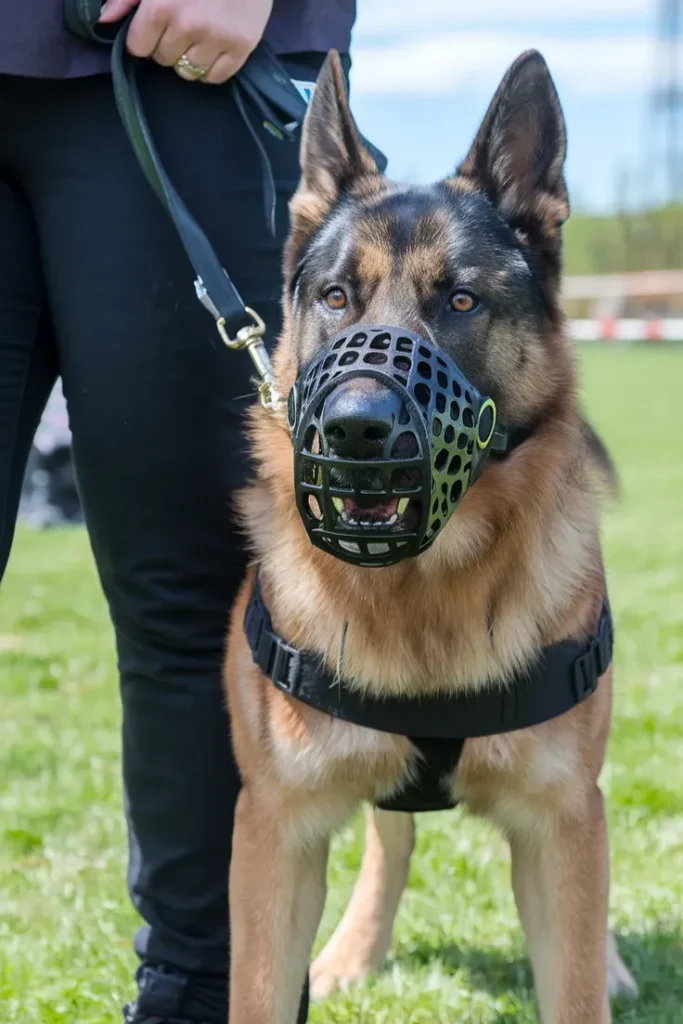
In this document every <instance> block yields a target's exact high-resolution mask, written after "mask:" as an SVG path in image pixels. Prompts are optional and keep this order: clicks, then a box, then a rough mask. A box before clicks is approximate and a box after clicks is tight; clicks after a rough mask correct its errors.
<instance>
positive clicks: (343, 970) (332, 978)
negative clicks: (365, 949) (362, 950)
mask: <svg viewBox="0 0 683 1024" xmlns="http://www.w3.org/2000/svg"><path fill="white" fill-rule="evenodd" d="M325 953H326V951H325V950H323V952H322V953H321V954H320V956H319V957H318V958H317V960H315V961H314V962H313V965H312V966H311V972H310V985H311V999H313V1000H314V1001H317V1000H320V999H327V997H328V996H329V995H331V994H332V993H333V992H335V991H336V990H337V989H341V991H342V992H343V991H344V990H345V989H347V988H348V987H349V986H350V985H356V984H358V983H359V982H361V981H364V980H365V978H367V976H368V974H369V973H370V971H371V970H372V967H371V965H369V964H367V963H366V962H361V961H360V960H359V959H358V958H354V957H348V956H340V955H336V956H335V955H334V954H332V955H330V954H328V955H327V956H326V955H325Z"/></svg>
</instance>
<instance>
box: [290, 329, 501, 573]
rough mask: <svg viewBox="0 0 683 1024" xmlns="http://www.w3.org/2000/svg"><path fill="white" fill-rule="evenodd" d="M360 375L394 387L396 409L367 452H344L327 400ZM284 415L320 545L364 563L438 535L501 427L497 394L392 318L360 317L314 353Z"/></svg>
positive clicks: (307, 519)
mask: <svg viewBox="0 0 683 1024" xmlns="http://www.w3.org/2000/svg"><path fill="white" fill-rule="evenodd" d="M363 379H365V380H367V381H374V382H377V384H378V385H380V386H381V388H382V389H383V393H384V394H386V390H387V389H390V390H391V391H392V392H393V393H394V396H395V397H394V400H393V406H394V409H395V412H396V414H395V415H392V417H391V422H390V426H389V425H387V429H386V431H385V433H386V436H383V437H382V439H381V441H378V442H377V443H376V444H375V445H374V446H370V447H372V448H373V450H372V452H371V453H367V454H366V456H365V457H348V456H345V455H339V454H338V453H337V452H336V451H335V444H334V440H333V439H332V440H331V439H330V436H329V435H330V433H331V432H330V431H329V430H328V431H327V435H326V429H325V415H326V412H325V410H326V402H328V400H330V396H331V395H332V394H333V392H335V390H336V389H338V388H340V387H341V386H342V385H347V384H348V383H349V382H351V381H353V380H358V381H359V384H360V382H361V381H362V380H363ZM363 387H364V389H365V392H367V393H371V391H372V385H368V384H365V385H363ZM362 401H363V399H362V398H360V402H361V404H362ZM288 416H289V426H290V430H291V432H292V438H293V444H294V481H295V492H296V502H297V507H298V509H299V513H300V515H301V518H302V520H303V523H304V526H305V528H306V532H307V533H308V536H309V538H310V540H311V542H312V543H313V544H315V546H316V547H319V548H321V549H322V550H323V551H327V552H328V553H329V554H332V555H335V556H336V557H337V558H341V559H342V560H343V561H345V562H351V563H353V564H354V565H362V566H387V565H392V564H393V563H395V562H398V561H401V560H402V559H404V558H407V557H409V556H414V555H418V554H420V553H421V552H422V551H425V550H426V549H427V548H428V547H429V546H430V544H432V543H433V542H434V540H435V539H436V537H437V536H438V535H439V533H440V532H441V530H443V528H444V526H445V525H446V523H447V522H448V520H449V519H450V517H451V516H452V515H453V512H454V511H455V509H456V508H457V506H458V504H459V503H460V501H461V500H462V498H463V495H464V494H465V491H466V490H467V488H468V487H469V486H470V485H471V484H472V483H473V481H474V480H475V479H476V477H477V476H478V474H479V473H480V472H481V469H482V468H483V463H484V461H485V458H486V456H487V454H488V452H489V450H490V447H491V442H492V439H493V437H494V432H495V430H496V407H495V405H494V403H493V401H492V399H490V398H483V397H482V396H481V395H480V393H479V392H478V391H477V389H476V388H475V387H474V386H473V385H472V384H471V383H470V381H469V380H468V379H467V378H466V377H465V375H464V374H463V373H462V372H461V371H460V370H459V368H458V367H457V365H456V364H455V363H454V362H453V361H452V360H451V359H449V357H448V356H447V355H446V354H445V353H444V352H442V351H440V350H439V349H437V348H436V347H435V346H434V345H432V344H431V343H430V342H428V341H425V340H424V339H423V338H421V337H419V335H417V334H413V333H412V332H410V331H404V330H401V329H399V328H394V327H391V328H389V327H369V326H364V325H354V326H353V327H352V328H351V329H349V330H347V331H344V333H343V334H340V335H338V336H337V337H336V338H334V339H333V340H332V341H331V342H330V343H329V344H328V345H327V346H326V347H325V348H324V349H323V350H322V351H321V352H320V353H316V355H315V356H314V358H313V359H312V360H311V361H310V362H309V363H307V364H306V366H304V367H303V368H302V371H301V373H300V375H299V377H298V378H297V380H296V383H295V385H294V387H293V388H292V391H291V392H290V395H289V404H288Z"/></svg>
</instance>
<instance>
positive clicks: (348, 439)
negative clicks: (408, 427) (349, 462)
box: [322, 380, 402, 459]
mask: <svg viewBox="0 0 683 1024" xmlns="http://www.w3.org/2000/svg"><path fill="white" fill-rule="evenodd" d="M401 404H402V403H401V399H400V397H399V395H397V394H396V392H395V391H392V390H391V388H387V387H384V385H382V384H378V383H377V382H376V381H361V380H350V381H347V382H346V383H344V384H340V385H339V386H338V387H336V388H335V389H334V390H333V391H332V392H331V393H330V395H329V396H328V397H327V399H326V400H325V405H324V407H323V414H322V428H323V434H324V435H325V441H326V442H327V446H328V449H329V451H330V452H331V453H332V454H334V455H338V456H340V457H341V458H345V459H372V458H377V457H378V456H380V455H381V454H382V448H383V446H384V442H385V441H386V439H387V438H388V437H389V434H390V433H391V432H392V430H393V428H394V424H395V423H396V422H397V420H398V418H399V415H400V412H401Z"/></svg>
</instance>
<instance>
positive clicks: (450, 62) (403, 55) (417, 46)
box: [353, 0, 655, 96]
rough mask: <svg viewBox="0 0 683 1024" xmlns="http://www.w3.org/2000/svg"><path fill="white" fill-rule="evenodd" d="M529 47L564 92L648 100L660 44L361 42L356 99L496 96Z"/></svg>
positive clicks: (511, 39) (637, 39)
mask: <svg viewBox="0 0 683 1024" xmlns="http://www.w3.org/2000/svg"><path fill="white" fill-rule="evenodd" d="M530 2H531V0H529V3H530ZM576 2H577V4H580V2H581V0H576ZM602 2H603V3H605V4H607V2H608V0H602ZM633 2H634V3H635V0H633ZM362 6H363V5H362V4H361V8H362ZM530 47H534V48H536V49H538V50H540V51H541V53H542V54H543V55H544V57H545V58H546V60H547V61H548V64H549V66H550V70H551V72H552V74H553V77H554V78H555V80H556V81H557V84H558V87H559V88H560V91H562V90H563V89H566V88H572V89H573V90H574V91H576V92H578V93H582V94H591V95H607V94H611V95H615V94H617V95H625V94H631V95H633V94H636V95H638V96H642V94H643V92H644V90H645V89H646V88H647V87H648V86H649V83H650V79H651V76H652V71H653V67H654V56H655V54H654V42H653V40H652V39H651V38H648V37H647V36H632V35H624V36H619V35H614V36H611V37H608V38H600V37H593V38H590V37H589V38H585V39H582V38H576V37H564V38H563V37H561V36H559V35H558V36H554V35H549V34H547V33H544V34H539V33H538V32H533V31H529V32H514V33H513V32H506V33H501V32H499V33H495V32H481V31H479V32H439V34H438V35H435V34H432V35H430V36H427V37H425V38H418V39H416V40H414V41H397V42H396V43H394V44H391V45H387V46H368V45H366V46H364V45H363V44H362V41H361V40H357V41H356V45H355V47H354V50H353V90H354V95H356V96H357V95H359V94H364V95H378V94H393V93H413V94H415V93H417V94H426V95H438V94H441V95H443V94H449V93H453V92H455V91H456V90H459V89H463V88H464V87H467V88H468V90H476V91H482V90H484V91H492V90H493V89H494V88H495V86H496V85H497V83H498V81H499V79H500V78H501V76H502V74H503V72H504V71H505V69H506V68H507V66H508V65H509V64H510V63H511V62H512V61H513V60H514V59H515V57H516V56H518V54H520V53H521V52H522V51H523V50H527V49H529V48H530Z"/></svg>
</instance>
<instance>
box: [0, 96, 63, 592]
mask: <svg viewBox="0 0 683 1024" xmlns="http://www.w3.org/2000/svg"><path fill="white" fill-rule="evenodd" d="M2 93H3V80H2V79H1V78H0V112H1V111H2V105H3V97H2ZM0 145H1V143H0ZM56 375H57V368H56V352H55V348H54V345H53V342H52V333H51V330H50V324H49V322H48V318H47V315H46V311H45V304H44V296H43V288H42V277H41V272H40V259H39V254H38V240H37V237H36V233H35V227H34V224H33V220H32V218H31V214H30V212H29V209H28V207H27V206H26V203H25V202H24V200H23V199H22V197H21V196H20V195H19V194H18V192H17V191H16V190H15V188H14V187H13V186H11V185H10V184H9V182H8V181H7V180H6V179H5V178H3V174H2V169H1V168H0V580H2V576H3V573H4V570H5V566H6V565H7V559H8V557H9V552H10V547H11V545H12V537H13V536H14V525H15V520H16V515H17V508H18V505H19V497H20V495H21V486H22V483H23V479H24V469H25V466H26V461H27V459H28V454H29V451H30V449H31V442H32V440H33V435H34V433H35V430H36V427H37V426H38V422H39V420H40V414H41V413H42V411H43V408H44V406H45V403H46V401H47V399H48V396H49V394H50V391H51V389H52V385H53V384H54V381H55V377H56Z"/></svg>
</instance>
